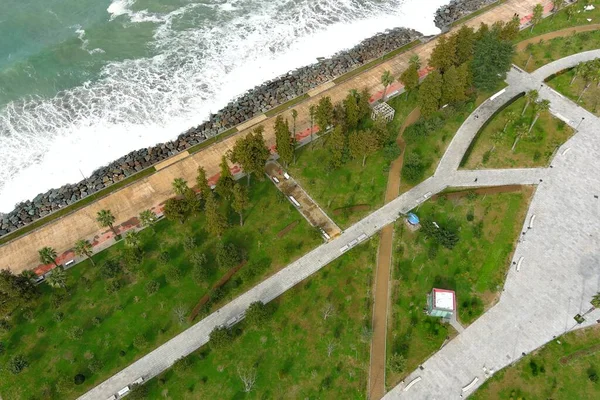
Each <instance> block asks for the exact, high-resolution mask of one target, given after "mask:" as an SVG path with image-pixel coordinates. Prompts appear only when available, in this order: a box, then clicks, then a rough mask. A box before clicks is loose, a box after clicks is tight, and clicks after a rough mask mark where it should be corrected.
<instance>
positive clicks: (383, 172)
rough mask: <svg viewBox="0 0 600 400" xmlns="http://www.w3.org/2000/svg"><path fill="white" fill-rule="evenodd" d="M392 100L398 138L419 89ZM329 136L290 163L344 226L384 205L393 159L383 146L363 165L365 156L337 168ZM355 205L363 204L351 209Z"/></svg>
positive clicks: (302, 182) (391, 126)
mask: <svg viewBox="0 0 600 400" xmlns="http://www.w3.org/2000/svg"><path fill="white" fill-rule="evenodd" d="M389 103H390V105H392V106H393V107H394V108H395V109H396V115H395V117H394V120H393V121H392V122H390V123H389V124H388V130H389V132H391V133H392V136H393V140H395V138H396V136H397V135H398V132H399V130H400V127H401V126H402V122H403V121H404V119H405V118H406V117H407V116H408V114H410V112H411V111H412V110H413V109H414V108H415V104H416V93H413V94H411V95H410V96H409V97H408V100H407V99H406V98H405V96H397V97H395V98H393V99H390V101H389ZM328 139H329V135H327V136H325V137H322V138H320V139H318V140H316V141H315V142H314V148H313V147H312V146H311V145H307V146H304V147H303V148H302V149H300V150H298V153H297V154H298V156H297V162H296V164H292V165H290V167H289V170H290V173H291V174H292V175H294V177H295V178H296V179H297V180H298V182H299V183H300V185H301V186H302V187H303V188H304V189H305V190H306V191H307V192H308V193H309V194H310V196H311V197H312V198H313V199H315V201H316V202H317V203H318V204H319V206H320V207H321V208H322V209H323V210H324V211H325V212H326V213H327V214H328V215H329V216H330V217H334V218H333V219H334V221H335V222H336V223H337V224H338V225H339V226H340V227H342V228H345V227H348V226H350V225H352V224H353V223H355V222H356V221H358V220H360V219H361V218H363V217H364V216H366V215H368V214H369V213H370V212H371V210H376V209H377V208H379V207H381V206H382V205H383V201H384V197H385V190H386V185H387V178H388V170H389V166H390V162H391V161H392V160H390V159H389V158H388V157H386V150H385V148H384V149H381V150H379V151H377V152H376V153H374V154H371V155H370V156H368V157H367V162H366V165H365V166H364V168H363V166H362V159H355V160H348V161H347V162H346V163H345V164H344V165H342V167H340V168H338V169H330V168H329V157H330V156H329V150H328V148H327V141H328ZM394 157H395V156H394ZM356 205H362V206H363V207H361V208H360V210H356V209H352V207H353V206H356ZM365 205H368V206H370V208H368V209H367V208H366V207H364V206H365ZM336 210H338V212H337V213H336ZM339 210H341V212H339Z"/></svg>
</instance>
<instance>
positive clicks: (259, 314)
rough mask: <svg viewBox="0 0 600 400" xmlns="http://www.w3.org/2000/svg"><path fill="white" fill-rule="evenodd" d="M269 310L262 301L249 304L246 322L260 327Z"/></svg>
mask: <svg viewBox="0 0 600 400" xmlns="http://www.w3.org/2000/svg"><path fill="white" fill-rule="evenodd" d="M269 308H270V307H269V306H267V305H266V304H265V303H263V302H262V301H255V302H253V303H250V305H249V306H248V309H247V310H246V318H245V320H246V322H247V323H248V324H250V325H252V326H257V327H258V326H261V325H262V324H263V323H265V322H266V320H267V318H268V317H269V314H270V312H269V311H270V310H269Z"/></svg>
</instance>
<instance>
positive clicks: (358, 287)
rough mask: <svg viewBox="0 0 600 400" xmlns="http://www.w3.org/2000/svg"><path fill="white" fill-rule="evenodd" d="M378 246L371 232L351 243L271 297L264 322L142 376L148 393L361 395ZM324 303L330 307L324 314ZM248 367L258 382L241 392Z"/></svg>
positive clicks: (297, 396) (292, 396)
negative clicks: (178, 364)
mask: <svg viewBox="0 0 600 400" xmlns="http://www.w3.org/2000/svg"><path fill="white" fill-rule="evenodd" d="M377 245H378V241H377V239H372V240H370V241H369V242H367V243H365V244H364V245H361V246H359V247H357V248H356V249H353V250H351V251H350V252H348V253H347V254H344V255H343V256H342V257H340V258H339V259H337V260H336V261H334V262H333V263H332V264H330V265H328V266H326V267H325V268H324V269H323V270H321V271H320V272H319V273H317V274H316V275H315V276H313V277H310V278H308V279H307V280H305V281H304V282H302V283H300V284H298V285H297V286H296V287H294V288H293V289H292V290H290V291H289V292H287V293H285V294H284V295H283V296H281V297H280V298H278V299H276V300H275V301H274V303H275V311H274V313H273V315H271V316H270V317H269V319H268V320H267V322H266V323H264V324H261V325H260V326H252V325H251V324H249V323H248V322H247V321H243V322H242V323H240V325H237V326H236V327H235V328H234V335H235V338H234V340H233V342H232V343H230V344H229V345H227V347H226V348H222V349H218V350H211V348H210V346H205V347H203V348H201V349H200V350H198V351H196V352H195V353H192V354H191V355H190V356H189V358H190V361H191V362H190V364H191V366H190V367H188V368H187V369H185V370H183V371H181V370H177V368H172V369H170V370H168V371H166V372H165V373H163V374H162V375H160V376H159V377H158V378H157V379H153V380H152V381H150V382H148V384H147V385H148V390H149V397H148V398H152V399H158V398H162V397H164V398H167V399H246V398H248V399H359V398H364V395H365V392H366V386H367V382H368V367H369V347H370V339H369V335H368V334H367V335H365V334H364V330H365V329H367V332H368V329H369V325H370V321H371V312H372V303H371V294H370V293H371V292H370V290H371V280H372V275H373V267H374V266H375V258H376V253H377ZM328 306H331V307H333V309H334V312H333V314H332V316H330V317H328V318H327V319H324V318H323V311H324V310H325V308H326V307H328ZM330 345H331V346H333V350H332V352H331V354H330V355H328V346H330ZM252 366H254V368H255V370H256V384H255V386H254V388H253V390H252V391H251V392H250V393H244V391H243V385H242V381H241V380H240V378H239V376H238V370H239V369H240V368H245V369H247V368H251V367H252Z"/></svg>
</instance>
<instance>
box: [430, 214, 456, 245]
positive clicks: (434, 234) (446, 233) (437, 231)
mask: <svg viewBox="0 0 600 400" xmlns="http://www.w3.org/2000/svg"><path fill="white" fill-rule="evenodd" d="M421 229H422V231H423V233H424V234H425V236H426V237H428V238H430V239H433V240H435V241H436V242H437V243H439V244H441V245H442V246H444V247H446V248H447V249H453V248H454V246H456V244H457V243H458V241H459V237H458V233H457V232H456V229H454V228H452V227H445V226H439V225H438V226H435V225H434V224H433V222H432V221H429V220H424V221H423V222H422V223H421Z"/></svg>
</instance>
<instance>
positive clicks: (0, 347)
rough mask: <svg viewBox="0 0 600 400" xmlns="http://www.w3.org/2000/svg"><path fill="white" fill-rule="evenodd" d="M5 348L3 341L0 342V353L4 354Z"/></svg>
mask: <svg viewBox="0 0 600 400" xmlns="http://www.w3.org/2000/svg"><path fill="white" fill-rule="evenodd" d="M5 349H6V347H5V346H4V343H3V342H0V355H2V354H4V350H5Z"/></svg>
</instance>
